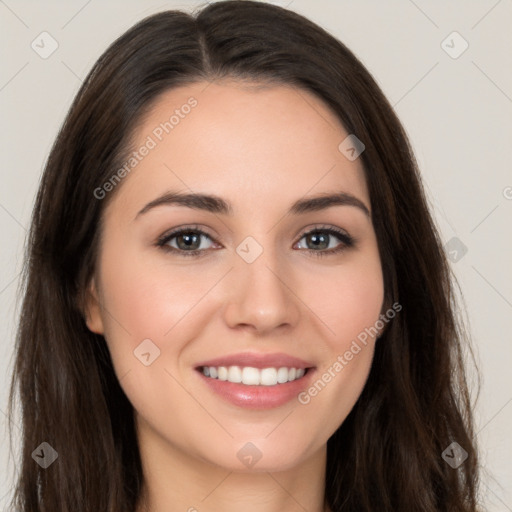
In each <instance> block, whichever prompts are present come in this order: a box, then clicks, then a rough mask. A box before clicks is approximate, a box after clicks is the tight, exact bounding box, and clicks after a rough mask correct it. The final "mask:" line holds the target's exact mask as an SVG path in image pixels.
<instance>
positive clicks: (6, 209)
mask: <svg viewBox="0 0 512 512" xmlns="http://www.w3.org/2000/svg"><path fill="white" fill-rule="evenodd" d="M201 3H203V4H204V2H192V1H187V2H177V1H168V2H165V1H156V0H150V1H144V2H143V1H142V0H129V1H127V0H123V1H121V0H118V1H109V2H107V1H104V2H99V1H98V0H89V1H86V0H83V1H66V2H64V1H60V2H56V1H53V2H52V1H50V2H48V1H46V2H40V3H36V2H33V1H24V0H23V1H22V0H18V1H16V0H5V1H3V0H0V20H1V21H0V23H1V31H0V51H1V52H2V53H1V56H2V57H1V59H2V65H1V66H0V112H1V138H0V144H1V146H0V156H1V164H0V172H1V175H0V176H1V177H0V228H1V232H2V242H1V244H0V308H1V313H0V314H1V318H0V333H1V337H0V356H1V357H0V375H1V379H2V381H1V383H0V419H1V420H2V422H3V424H2V435H1V437H0V439H1V441H0V510H3V509H5V510H7V508H6V503H7V499H8V497H9V496H10V493H11V488H12V474H13V472H14V471H15V460H14V458H13V457H10V456H9V448H8V443H7V430H6V427H7V422H6V421H5V411H6V404H7V394H8V384H9V379H10V372H11V368H12V355H13V343H14V333H15V328H16V322H17V314H18V311H19V309H18V308H19V304H18V303H17V302H16V292H17V286H18V282H19V272H20V270H21V265H22V257H23V244H24V238H25V235H26V232H27V229H28V226H29V221H30V215H31V210H32V207H33V204H34V199H35V194H36V191H37V187H38V182H39V179H40V175H41V172H42V169H43V166H44V163H45V160H46V158H47V156H48V152H49V150H50V147H51V144H52V143H53V140H54V138H55V136H56V134H57V131H58V129H59V127H60V125H61V123H62V121H63V119H64V117H65V115H66V112H67V110H68V108H69V106H70V103H71V101H72V99H73V97H74V95H75V94H76V92H77V90H78V88H79V86H80V85H81V82H82V80H83V79H84V78H85V76H86V74H87V73H88V71H89V70H90V68H91V67H92V65H93V63H94V62H95V61H96V60H97V58H98V57H99V56H100V55H101V53H103V51H104V50H105V49H106V48H107V46H108V45H109V44H110V43H111V42H112V41H113V40H114V39H115V38H116V37H118V36H119V35H120V34H122V33H123V32H124V31H126V30H127V29H128V28H129V27H131V26H132V25H133V24H135V23H136V22H137V21H139V20H140V19H142V18H143V17H145V16H148V15H150V14H153V13H156V12H158V11H162V10H166V9H183V10H186V11H189V12H190V11H192V10H193V9H194V8H196V7H198V6H200V5H201ZM272 3H276V4H278V5H282V6H288V8H290V9H292V10H294V11H296V12H298V13H300V14H303V15H305V16H306V17H308V18H310V19H311V20H313V21H314V22H316V23H318V24H319V25H321V26H322V27H324V28H325V29H327V30H328V31H329V32H330V33H332V34H333V35H334V36H335V37H337V38H339V39H340V40H341V41H342V42H344V43H345V44H346V45H347V46H348V47H349V48H350V49H351V50H352V51H353V52H354V53H355V54H356V55H357V56H358V57H359V58H360V59H361V60H362V62H363V63H364V64H365V65H366V67H367V68H368V70H369V71H370V72H371V73H372V75H373V76H374V77H375V79H376V80H377V82H378V83H379V85H380V86H381V88H382V89H383V91H384V93H385V94H386V95H387V97H388V98H389V100H390V102H391V103H392V104H393V106H394V108H395V109H396V112H397V114H398V116H399V117H400V119H401V121H402V123H403V124H404V126H405V129H406V131H407V133H408V134H409V136H410V139H411V142H412V144H413V148H414V150H415V152H416V156H417V159H418V162H419V165H420V168H421V173H422V176H423V181H424V185H425V188H426V191H427V195H428V199H429V201H430V204H431V208H432V210H433V212H434V215H435V219H436V222H437V224H438V228H439V230H440V233H441V237H442V240H443V243H444V244H446V245H445V248H446V251H447V253H448V254H449V255H450V258H451V260H452V261H451V265H452V268H453V270H454V272H455V274H456V276H457V280H458V282H459V283H460V286H461V289H462V294H463V299H464V303H465V304H466V307H467V318H468V320H469V325H470V328H471V332H472V335H473V339H474V345H475V347H476V350H477V362H478V365H479V368H480V371H481V373H482V375H483V386H482V390H481V394H480V397H479V401H478V403H477V408H476V419H477V438H478V442H479V443H480V447H481V455H482V463H483V465H484V466H485V468H486V474H484V479H483V483H482V493H483V495H484V496H485V504H486V507H487V510H489V511H490V512H504V511H507V510H510V511H512V490H511V482H512V462H511V459H512V440H511V437H510V432H511V425H512V403H511V402H512V385H511V384H512V377H511V375H512V369H511V363H512V357H511V355H512V345H511V337H512V336H511V332H512V331H511V327H512V326H511V321H510V320H511V317H512V315H511V313H512V266H511V265H510V262H511V261H512V257H511V256H512V236H511V235H512V229H511V220H512V172H511V153H512V65H511V64H512V61H511V57H512V30H510V27H511V26H512V2H511V1H510V0H499V1H496V0H482V1H478V2H476V1H475V2H463V1H460V0H459V1H451V2H444V1H441V0H435V1H429V2H427V1H424V0H416V1H412V0H393V1H388V2H379V1H373V2H372V1H369V0H365V1H335V0H314V1H313V0H292V1H290V0H284V1H282V2H277V1H276V2H272ZM42 32H48V34H50V36H51V38H53V39H54V40H55V41H56V43H57V44H58V47H57V49H56V50H55V51H54V53H53V54H52V55H50V56H48V57H47V58H42V57H41V56H40V54H38V53H37V52H36V51H34V50H33V48H32V46H31V45H32V42H33V41H34V40H36V42H37V41H38V40H39V39H38V38H39V37H41V36H40V34H41V33H42ZM454 32H457V34H454ZM44 37H48V36H44ZM47 41H50V39H47ZM54 44H55V43H54ZM466 46H467V48H466ZM46 48H51V47H50V46H49V45H46ZM13 428H14V431H15V434H16V433H17V432H18V427H17V425H14V427H13ZM390 469H391V468H390Z"/></svg>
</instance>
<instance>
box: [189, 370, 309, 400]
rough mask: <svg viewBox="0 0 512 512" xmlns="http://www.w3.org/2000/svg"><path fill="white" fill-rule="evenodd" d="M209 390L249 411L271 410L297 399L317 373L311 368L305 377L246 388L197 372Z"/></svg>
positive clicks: (242, 385) (243, 385)
mask: <svg viewBox="0 0 512 512" xmlns="http://www.w3.org/2000/svg"><path fill="white" fill-rule="evenodd" d="M196 371H197V373H198V374H199V376H200V377H201V378H202V380H203V381H204V382H205V384H206V385H207V386H209V388H210V389H211V390H212V391H214V392H215V393H217V394H218V395H220V396H221V397H222V398H224V399H225V400H227V401H228V402H230V403H232V404H234V405H236V406H238V407H245V408H247V409H271V408H273V407H279V406H281V405H284V404H286V403H287V402H289V401H290V400H293V399H294V398H297V396H298V394H299V393H300V392H301V391H303V390H304V389H305V388H306V387H307V386H308V385H309V382H310V381H311V378H312V376H313V375H314V373H315V369H314V368H309V369H308V370H307V372H306V373H305V374H304V376H303V377H301V378H300V379H297V380H293V381H291V382H286V383H284V384H276V385H275V386H246V385H245V384H238V383H235V382H229V381H227V380H219V379H213V378H211V377H207V376H206V375H204V374H203V372H202V371H201V370H196Z"/></svg>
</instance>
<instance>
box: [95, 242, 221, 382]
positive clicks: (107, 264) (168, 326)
mask: <svg viewBox="0 0 512 512" xmlns="http://www.w3.org/2000/svg"><path fill="white" fill-rule="evenodd" d="M116 243H117V244H119V245H118V246H123V247H125V250H123V252H122V253H119V252H114V251H113V250H112V251H111V252H109V251H108V249H107V250H105V251H104V253H103V255H102V266H101V282H102V289H103V290H104V292H103V295H102V300H103V303H104V305H105V311H104V314H103V320H104V327H105V338H106V340H107V343H108V346H109V349H110V351H111V354H112V358H113V361H114V366H115V367H116V372H117V373H118V375H119V374H123V373H124V372H126V371H127V370H129V369H130V368H131V367H132V366H133V365H134V363H138V361H137V360H136V359H134V357H136V355H135V354H134V351H137V349H138V347H139V345H140V344H141V343H142V342H143V341H144V340H147V339H150V340H151V341H152V343H154V344H155V345H156V347H158V349H160V351H161V354H160V356H162V357H160V356H159V357H160V361H159V362H160V363H161V362H162V361H163V360H164V359H165V360H166V361H172V360H173V359H175V358H176V357H177V354H178V352H179V350H180V349H181V347H180V339H187V336H188V334H189V330H190V329H192V328H193V327H194V323H193V318H194V315H191V314H190V313H191V311H192V310H193V309H194V307H195V306H196V305H197V303H198V302H199V301H200V299H201V297H202V296H203V295H204V294H205V293H206V292H207V290H208V288H209V287H211V283H209V281H208V282H205V280H204V278H203V277H201V276H199V277H197V278H194V276H193V275H192V274H191V272H190V269H189V270H186V269H185V267H182V268H179V267H177V266H173V267H172V268H171V267H170V266H168V265H166V264H165V262H164V263H163V264H162V261H164V260H163V259H157V258H148V257H144V254H143V252H141V251H140V249H137V248H133V249H130V247H129V246H128V245H126V244H124V245H123V244H122V243H121V242H116ZM116 243H112V244H111V247H115V246H116ZM174 329H175V330H174ZM177 331H179V336H176V333H177ZM184 333H185V334H186V335H184ZM146 343H147V342H146ZM150 346H151V345H150ZM155 350H156V349H155Z"/></svg>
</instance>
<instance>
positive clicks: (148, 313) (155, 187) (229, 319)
mask: <svg viewBox="0 0 512 512" xmlns="http://www.w3.org/2000/svg"><path fill="white" fill-rule="evenodd" d="M190 96H194V98H196V99H197V101H198V105H197V106H196V107H195V108H194V109H192V110H191V112H190V114H189V115H187V116H185V117H184V118H183V119H181V120H180V123H179V125H177V126H175V128H174V129H173V131H172V132H170V133H169V134H168V135H166V136H165V137H164V138H163V140H162V141H161V142H158V144H157V146H156V147H155V148H154V149H152V150H151V151H150V152H149V154H148V155H147V156H146V157H145V158H144V159H143V160H142V161H141V162H140V163H139V164H138V165H137V166H136V167H135V168H134V170H133V171H131V173H130V174H129V175H127V176H126V177H125V178H124V179H123V181H122V183H121V184H120V185H118V189H117V190H116V191H115V196H114V197H113V198H112V199H113V200H112V201H111V202H110V203H109V204H108V208H107V209H106V210H105V212H104V225H103V238H102V244H101V247H100V251H99V255H98V265H97V269H96V274H95V276H94V279H93V280H92V281H91V283H90V287H89V290H90V298H89V301H88V302H87V305H86V310H85V316H86V322H87V326H88V327H89V329H90V330H91V331H93V332H95V333H101V334H103V335H104V336H105V339H106V342H107V344H108V347H109V350H110V352H111V355H112V359H113V363H114V368H115V371H116V375H117V377H118V378H119V380H120V383H121V386H122V388H123V390H124V392H125V393H126V395H127V397H128V398H129V400H130V401H131V403H132V404H133V406H134V408H135V412H136V414H135V416H136V425H137V429H138V438H139V445H140V452H141V458H142V461H143V467H144V474H145V483H146V487H147V492H148V494H147V496H148V499H147V502H146V504H145V507H143V506H142V504H141V507H140V510H141V511H142V510H150V511H151V512H169V511H187V510H188V511H190V512H192V511H193V510H199V511H201V512H203V511H215V510H223V511H225V512H231V511H235V510H236V511H239V510H240V509H243V510H245V511H247V512H252V511H258V512H261V511H265V512H277V511H279V512H283V511H289V512H291V511H299V510H300V511H303V510H308V511H310V512H320V511H324V510H326V509H327V508H326V505H325V504H324V490H325V464H326V455H327V451H326V443H327V440H328V439H329V437H330V436H331V435H332V434H333V433H334V432H335V431H336V429H337V428H338V427H339V426H340V425H341V423H343V421H344V419H345V418H346V417H347V415H348V413H349V412H350V410H351V409H352V407H353V406H354V404H355V403H356V401H357V399H358V397H359V395H360V394H361V391H362V389H363V387H364V384H365V382H366V379H367V377H368V373H369V369H370V365H371V361H372V357H373V353H374V344H375V338H369V343H368V344H367V346H366V347H363V349H362V350H361V351H360V352H359V353H358V354H357V355H356V356H354V358H353V359H352V360H351V361H350V362H349V363H348V364H347V365H346V366H345V367H344V368H343V370H342V371H340V372H338V373H336V376H335V377H334V378H332V379H331V381H330V382H329V383H328V384H327V385H326V386H325V387H324V388H323V389H322V390H321V392H319V393H318V394H317V395H316V396H315V397H313V398H311V401H310V402H309V403H308V404H305V405H303V404H300V403H299V402H298V401H297V400H291V401H290V402H288V403H286V404H285V405H283V406H280V407H276V408H273V409H267V410H256V411H255V410H248V409H245V408H241V407H237V406H235V405H233V404H231V403H228V402H226V401H224V400H223V399H222V398H220V397H219V396H218V395H216V394H214V393H213V392H212V391H210V389H209V388H208V387H207V386H206V385H205V384H204V382H203V381H202V379H201V377H200V376H199V375H198V373H197V372H196V370H194V367H195V366H196V365H197V364H198V363H199V362H200V361H201V360H205V359H211V358H214V357H218V356H221V355H226V354H232V353H237V352H243V351H254V352H264V353H270V352H285V353H288V354H291V355H294V356H297V357H300V358H303V359H305V360H306V361H312V362H313V363H314V365H315V366H316V367H317V371H318V373H317V376H318V378H320V376H321V375H322V374H323V372H324V371H326V370H327V369H328V368H329V367H332V365H333V364H334V362H335V361H336V360H337V357H338V356H339V355H340V354H344V353H345V352H346V351H347V350H348V349H349V348H350V345H351V343H352V342H353V340H355V339H356V337H357V335H358V334H359V333H361V332H362V331H363V330H364V329H365V328H367V327H369V326H373V325H374V324H375V322H376V321H377V320H378V318H379V314H380V313H381V308H382V306H383V299H384V285H383V276H382V269H381V262H380V258H379V251H378V245H377V240H376V236H375V232H374V229H373V225H372V222H371V220H370V219H369V218H368V217H367V216H366V215H365V214H364V213H363V211H362V210H360V209H358V208H356V207H353V206H346V205H345V206H332V207H330V208H327V209H324V210H322V211H318V212H309V213H305V214H300V215H286V212H287V210H288V208H289V207H290V205H291V204H292V203H293V202H294V201H296V200H298V199H301V198H304V197H310V196H312V195H316V194H317V193H322V192H327V193H332V192H333V191H345V192H348V193H351V194H353V195H354V196H356V197H357V198H359V199H360V200H361V201H362V202H363V203H364V204H365V205H366V207H367V208H368V210H370V211H371V209H370V198H369V195H368V190H367V186H366V182H365V178H364V174H363V168H362V164H361V161H360V159H356V160H354V161H350V160H348V159H347V158H346V157H345V156H344V155H343V154H342V153H341V152H340V151H339V150H338V145H339V144H340V142H341V141H343V140H344V139H345V137H347V135H348V133H347V132H346V130H345V129H344V127H343V126H342V125H341V124H340V122H339V121H338V120H337V118H336V117H335V115H334V114H333V113H332V112H331V111H330V110H329V108H328V107H327V106H326V105H325V104H324V103H323V102H322V101H321V100H319V99H318V98H316V97H315V96H313V95H312V94H310V93H309V92H306V91H304V90H300V89H294V88H291V87H287V86H276V85H274V86H271V87H266V88H260V89H258V88H249V87H247V86H246V85H244V84H242V83H240V82H232V81H231V82H228V81H223V82H213V83H204V82H202V83H196V84H193V85H188V86H186V87H180V88H179V89H173V90H170V91H167V92H166V93H165V94H164V95H163V96H161V97H160V98H159V99H158V101H157V103H156V104H155V105H154V108H153V109H152V110H151V112H150V113H149V114H148V115H147V116H146V117H145V119H144V120H143V122H142V124H141V125H140V126H139V127H138V129H137V130H136V131H135V132H134V142H135V144H134V146H135V147H136V148H138V147H140V146H141V145H142V144H143V143H144V141H145V140H146V139H147V136H148V135H150V134H151V133H152V131H153V130H154V129H155V127H156V126H158V125H159V124H160V123H161V122H163V121H164V120H166V119H168V118H169V112H171V113H172V111H173V110H174V109H176V108H179V107H180V106H181V105H183V104H184V103H186V101H187V99H188V98H189V97H190ZM169 190H178V191H182V192H201V193H207V194H216V195H218V196H220V197H222V198H224V199H225V200H227V201H229V202H230V203H231V204H232V207H233V210H234V215H233V216H228V215H222V214H213V213H210V212H205V211H200V210H194V209H191V208H187V207H185V206H176V205H162V206H158V207H155V208H153V209H151V210H149V211H147V212H146V213H144V214H142V215H139V216H138V217H137V218H136V219H135V217H136V216H137V213H138V212H139V211H140V210H141V209H142V208H143V207H144V206H145V205H146V204H147V203H149V202H150V201H152V200H153V199H155V198H157V197H159V196H160V195H162V194H163V193H164V192H166V191H169ZM194 224H197V225H199V226H200V227H201V228H202V229H204V230H205V231H207V233H208V235H209V237H210V238H209V237H202V239H201V240H202V241H201V246H200V247H201V249H204V251H205V252H204V254H203V255H202V256H199V257H186V256H182V255H180V254H178V253H171V252H165V251H164V250H163V249H162V248H159V247H157V246H156V240H157V239H158V238H159V237H160V236H161V235H163V234H165V233H166V232H168V231H170V230H171V229H172V228H175V227H178V226H182V225H186V226H188V225H194ZM318 225H320V226H323V227H325V226H327V227H331V226H332V227H337V228H340V229H342V230H345V231H346V232H348V233H349V234H350V235H352V236H353V237H354V238H356V240H357V243H356V246H355V247H351V248H347V249H346V250H344V251H342V252H341V253H337V254H330V255H329V254H326V255H325V256H324V257H321V258H320V257H317V256H316V255H315V254H313V253H312V251H313V250H316V251H317V252H320V251H324V252H327V251H328V250H329V249H330V248H331V247H337V246H338V245H339V244H342V243H343V242H342V241H341V240H339V239H338V238H336V236H330V237H329V238H328V243H329V246H328V247H329V249H324V248H322V247H325V246H322V247H321V248H320V249H315V247H314V245H313V244H312V243H311V242H310V243H309V245H308V240H311V237H304V233H306V232H308V231H310V230H311V229H313V228H315V227H317V226H318ZM247 236H252V237H253V238H254V239H255V240H257V242H258V243H259V244H260V245H261V247H262V248H263V253H262V254H261V255H260V256H259V257H258V258H257V259H256V260H255V261H254V262H252V263H250V264H249V263H247V262H246V261H245V260H244V259H242V258H241V257H240V256H239V255H238V254H237V252H236V248H237V246H238V245H239V244H240V243H241V242H242V241H243V240H244V239H245V238H246V237H247ZM169 244H171V245H172V246H173V247H174V248H176V247H181V248H183V246H184V244H183V243H182V244H181V245H180V246H178V245H177V244H178V240H177V239H176V238H174V239H173V241H170V242H169ZM198 245H199V244H198ZM198 245H196V246H195V248H197V247H198ZM308 248H309V249H311V248H312V251H311V252H308V250H307V249H308ZM177 250H178V249H177ZM184 250H186V249H182V251H184ZM147 338H149V339H151V340H152V342H153V343H154V344H155V345H156V346H158V347H159V349H160V351H161V352H160V356H159V357H158V358H157V359H155V360H154V362H153V363H152V364H150V365H149V366H145V365H144V364H142V363H141V362H140V361H139V360H138V359H137V358H136V357H134V350H135V349H136V348H137V346H138V345H139V344H140V343H141V341H142V340H144V339H147ZM247 442H252V443H253V444H254V445H255V446H257V447H258V449H259V450H260V452H261V455H262V456H261V459H260V460H259V461H258V462H257V463H256V464H255V465H253V466H252V467H250V468H249V467H246V466H244V464H242V463H241V461H240V460H239V459H238V457H237V452H238V450H240V449H241V448H242V447H243V446H244V445H245V444H246V443H247Z"/></svg>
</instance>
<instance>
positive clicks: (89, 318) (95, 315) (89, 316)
mask: <svg viewBox="0 0 512 512" xmlns="http://www.w3.org/2000/svg"><path fill="white" fill-rule="evenodd" d="M83 313H84V318H85V323H86V325H87V327H88V329H89V330H90V331H92V332H94V333H96V334H103V333H104V328H103V318H102V316H101V307H100V301H99V298H98V291H97V288H96V283H95V281H94V278H93V279H91V283H90V285H89V286H88V287H87V290H86V291H85V302H84V307H83Z"/></svg>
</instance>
